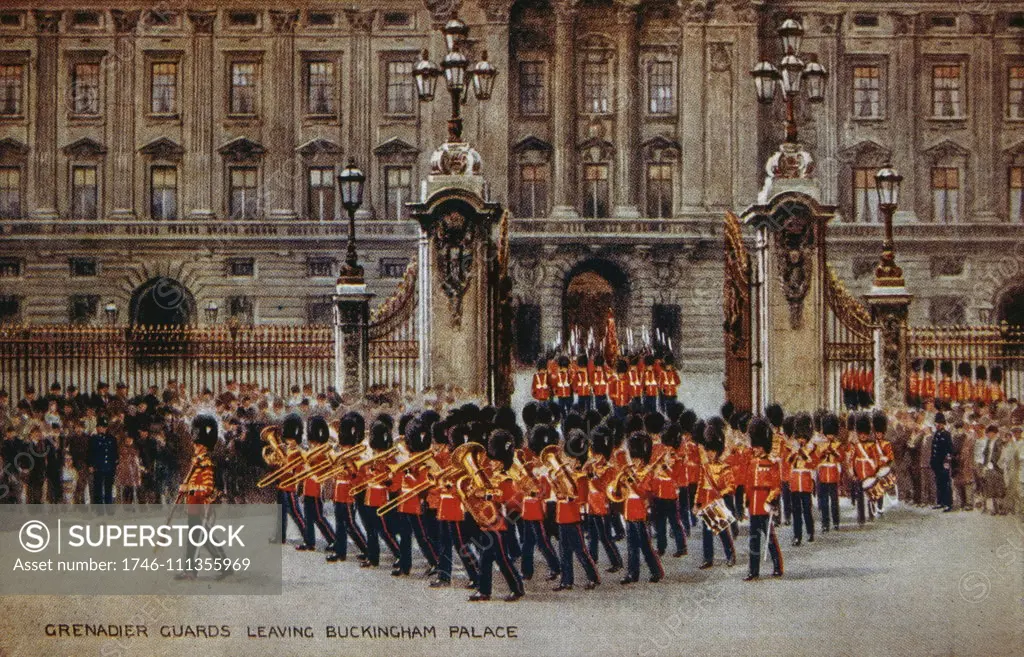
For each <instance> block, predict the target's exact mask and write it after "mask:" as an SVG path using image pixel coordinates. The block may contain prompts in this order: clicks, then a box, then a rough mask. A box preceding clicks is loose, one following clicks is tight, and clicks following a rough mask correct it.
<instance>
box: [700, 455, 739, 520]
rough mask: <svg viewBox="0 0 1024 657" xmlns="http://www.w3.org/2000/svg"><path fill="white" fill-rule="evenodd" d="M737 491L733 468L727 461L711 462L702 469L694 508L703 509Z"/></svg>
mask: <svg viewBox="0 0 1024 657" xmlns="http://www.w3.org/2000/svg"><path fill="white" fill-rule="evenodd" d="M734 490H736V484H735V480H734V478H733V472H732V468H731V467H729V464H728V463H726V462H725V461H710V462H709V463H708V464H707V465H705V466H704V467H703V468H701V473H700V481H698V482H697V500H696V503H695V504H694V507H695V508H697V509H702V508H704V507H705V506H707V505H708V504H711V503H712V502H714V501H715V500H717V499H719V498H720V497H722V496H723V495H729V494H730V493H732V492H733V491H734Z"/></svg>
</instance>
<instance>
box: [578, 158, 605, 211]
mask: <svg viewBox="0 0 1024 657" xmlns="http://www.w3.org/2000/svg"><path fill="white" fill-rule="evenodd" d="M583 181H584V186H583V189H584V199H583V216H585V217H590V218H592V219H605V218H607V217H608V165H607V164H587V165H585V166H584V167H583Z"/></svg>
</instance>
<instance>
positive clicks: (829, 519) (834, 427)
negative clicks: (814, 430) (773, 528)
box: [817, 413, 844, 532]
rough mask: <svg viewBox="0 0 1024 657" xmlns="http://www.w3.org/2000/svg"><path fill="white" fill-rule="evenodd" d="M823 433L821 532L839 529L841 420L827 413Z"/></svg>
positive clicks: (821, 452) (822, 421)
mask: <svg viewBox="0 0 1024 657" xmlns="http://www.w3.org/2000/svg"><path fill="white" fill-rule="evenodd" d="M821 433H822V434H823V435H824V437H825V439H824V440H823V441H822V442H821V444H820V445H819V447H818V453H817V458H818V467H817V472H818V507H819V510H820V512H821V530H822V531H823V532H828V530H829V526H830V525H831V527H832V528H833V529H836V530H838V529H839V479H840V472H841V467H842V465H841V464H842V462H843V460H844V456H843V446H842V443H841V442H840V441H839V418H838V417H836V415H835V413H827V414H826V415H825V417H823V418H822V419H821Z"/></svg>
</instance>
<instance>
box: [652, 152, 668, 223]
mask: <svg viewBox="0 0 1024 657" xmlns="http://www.w3.org/2000/svg"><path fill="white" fill-rule="evenodd" d="M672 213H673V199H672V165H671V164H665V163H651V164H648V165H647V216H648V217H653V218H657V219H667V218H669V217H671V216H672Z"/></svg>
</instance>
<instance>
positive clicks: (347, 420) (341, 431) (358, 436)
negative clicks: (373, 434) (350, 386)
mask: <svg viewBox="0 0 1024 657" xmlns="http://www.w3.org/2000/svg"><path fill="white" fill-rule="evenodd" d="M365 437H366V420H364V419H363V416H362V415H360V414H359V413H356V412H355V411H349V412H348V413H345V414H344V415H343V416H341V424H340V425H339V427H338V442H339V443H341V444H342V445H345V446H352V445H358V444H359V443H361V442H363V438H365Z"/></svg>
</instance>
